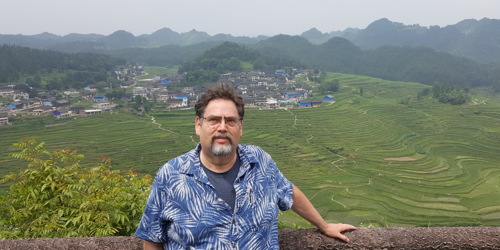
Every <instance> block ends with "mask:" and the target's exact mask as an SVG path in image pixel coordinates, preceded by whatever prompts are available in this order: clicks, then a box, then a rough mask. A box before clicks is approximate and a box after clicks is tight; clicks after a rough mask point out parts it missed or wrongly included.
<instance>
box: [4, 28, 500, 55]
mask: <svg viewBox="0 0 500 250" xmlns="http://www.w3.org/2000/svg"><path fill="white" fill-rule="evenodd" d="M300 37H303V38H306V39H307V40H308V41H309V42H310V43H312V44H317V45H324V44H325V43H327V41H329V40H331V39H332V38H335V37H341V38H345V39H347V40H349V41H350V42H351V43H352V44H354V45H355V46H357V47H359V48H360V49H362V50H370V49H376V48H379V47H381V46H397V47H427V48H430V49H433V50H436V51H439V52H446V53H449V54H452V55H455V56H458V57H464V58H469V59H472V60H474V61H477V62H483V63H484V62H486V63H487V62H500V42H499V41H500V20H498V19H488V18H483V19H481V20H475V19H467V20H463V21H461V22H459V23H457V24H454V25H448V26H445V27H439V26H430V27H424V26H420V25H404V24H402V23H397V22H392V21H390V20H388V19H386V18H383V19H379V20H376V21H374V22H373V23H371V24H370V25H368V26H367V27H366V28H365V29H357V28H348V29H345V30H343V31H332V32H327V33H323V32H320V31H319V30H317V29H316V28H312V29H310V30H307V31H305V32H303V33H302V34H301V35H300ZM269 38H271V37H269V36H257V37H245V36H238V37H235V36H232V35H230V34H217V35H213V36H211V35H209V34H208V33H206V32H202V31H197V30H191V31H189V32H185V33H178V32H175V31H173V30H171V29H169V28H162V29H160V30H157V31H155V32H153V33H151V34H145V35H139V36H134V35H133V34H132V33H130V32H127V31H124V30H119V31H116V32H114V33H112V34H110V35H107V36H105V35H99V34H76V33H73V34H68V35H65V36H58V35H54V34H50V33H41V34H38V35H7V34H0V44H13V45H19V46H23V47H30V48H37V49H47V50H55V51H62V52H71V53H75V52H97V53H103V52H106V51H107V52H109V51H110V50H115V49H124V48H130V47H136V48H152V47H161V46H166V45H176V46H188V45H194V44H199V43H206V42H221V41H230V42H236V43H240V44H256V43H258V42H261V41H264V40H267V39H269ZM325 46H327V45H325Z"/></svg>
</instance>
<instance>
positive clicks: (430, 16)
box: [0, 0, 500, 36]
mask: <svg viewBox="0 0 500 250" xmlns="http://www.w3.org/2000/svg"><path fill="white" fill-rule="evenodd" d="M0 3H1V6H2V7H1V9H2V10H1V15H0V24H1V25H0V34H24V35H33V34H39V33H42V32H50V33H53V34H56V35H66V34H69V33H80V34H90V33H96V34H102V35H109V34H111V33H113V32H115V31H117V30H126V31H129V32H131V33H133V34H134V35H141V34H150V33H152V32H154V31H156V30H159V29H161V28H164V27H167V28H170V29H172V30H173V31H176V32H179V33H184V32H188V31H190V30H192V29H196V30H198V31H205V32H207V33H208V34H210V35H215V34H218V33H225V34H231V35H233V36H257V35H276V34H288V35H300V34H301V33H302V32H304V31H307V30H309V29H311V28H317V29H318V30H320V31H321V32H330V31H338V30H344V29H346V28H349V27H351V28H361V29H363V28H366V26H368V25H369V24H370V23H372V22H373V21H375V20H378V19H380V18H388V19H389V20H391V21H394V22H399V23H403V24H405V25H411V24H419V25H421V26H431V25H439V26H441V27H443V26H446V25H450V24H456V23H457V22H459V21H462V20H464V19H470V18H473V19H478V20H479V19H482V18H485V17H486V18H491V19H500V1H499V0H308V1H306V0H251V1H250V0H247V1H242V0H177V1H172V0H133V1H132V0H80V1H76V0H0Z"/></svg>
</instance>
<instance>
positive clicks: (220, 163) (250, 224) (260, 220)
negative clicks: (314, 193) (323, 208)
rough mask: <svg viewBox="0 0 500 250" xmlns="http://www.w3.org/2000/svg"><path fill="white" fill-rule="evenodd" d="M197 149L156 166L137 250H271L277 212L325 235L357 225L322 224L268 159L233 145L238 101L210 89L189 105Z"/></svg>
mask: <svg viewBox="0 0 500 250" xmlns="http://www.w3.org/2000/svg"><path fill="white" fill-rule="evenodd" d="M195 111H196V118H195V130H196V135H198V136H199V137H200V143H199V144H198V146H197V147H196V148H195V149H193V150H191V151H189V152H187V153H185V154H183V155H181V156H178V157H176V158H174V159H172V160H170V161H168V162H167V163H166V164H165V165H163V166H162V167H161V168H160V169H159V171H158V173H157V175H156V177H155V180H154V182H153V186H152V189H151V193H150V196H149V198H148V201H147V204H146V209H145V211H144V214H143V217H142V219H141V222H140V224H139V227H138V228H137V231H136V236H137V237H139V238H141V239H143V240H144V249H194V248H196V249H277V248H279V242H278V226H277V217H278V210H279V209H281V210H288V209H290V208H292V210H294V211H295V212H296V213H297V214H299V215H300V216H302V217H303V218H305V219H306V220H308V221H309V222H311V223H312V224H313V225H315V226H316V227H318V228H319V230H320V231H321V232H323V233H324V234H326V235H328V236H331V237H335V238H339V239H341V240H343V241H346V242H347V241H349V240H348V238H347V237H346V236H344V235H342V234H341V233H342V232H343V231H346V230H355V229H356V228H355V227H353V226H351V225H347V224H328V223H326V222H325V220H324V219H323V218H322V217H321V216H320V214H319V213H318V212H317V210H316V209H315V208H314V207H313V205H312V204H311V202H310V201H309V200H308V199H307V197H306V196H305V195H304V194H303V193H302V192H301V191H300V190H299V189H298V188H297V187H295V186H294V185H293V184H292V183H291V182H290V181H288V180H287V179H286V178H285V177H284V176H283V175H282V173H281V172H280V171H279V170H278V168H277V166H276V163H275V162H274V161H273V160H272V159H271V157H270V155H269V154H267V153H266V152H265V151H263V150H262V149H261V148H259V147H257V146H253V145H243V144H239V141H240V137H241V136H242V134H243V116H244V103H243V99H242V98H241V97H240V96H238V95H236V94H235V92H234V90H233V89H232V87H230V86H221V85H217V86H213V87H211V88H209V89H208V90H207V92H206V93H205V94H203V95H202V96H201V98H200V99H199V100H198V102H197V103H196V105H195Z"/></svg>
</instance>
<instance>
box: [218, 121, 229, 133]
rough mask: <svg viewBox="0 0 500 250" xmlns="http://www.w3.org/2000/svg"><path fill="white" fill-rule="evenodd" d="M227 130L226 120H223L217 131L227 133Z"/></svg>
mask: <svg viewBox="0 0 500 250" xmlns="http://www.w3.org/2000/svg"><path fill="white" fill-rule="evenodd" d="M226 130H227V125H226V119H221V121H220V123H219V126H217V131H226Z"/></svg>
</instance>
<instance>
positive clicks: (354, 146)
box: [0, 74, 500, 226]
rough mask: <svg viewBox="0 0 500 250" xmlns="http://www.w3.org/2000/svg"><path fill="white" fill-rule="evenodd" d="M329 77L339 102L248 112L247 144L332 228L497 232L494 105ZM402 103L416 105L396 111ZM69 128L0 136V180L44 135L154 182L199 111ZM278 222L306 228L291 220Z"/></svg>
mask: <svg viewBox="0 0 500 250" xmlns="http://www.w3.org/2000/svg"><path fill="white" fill-rule="evenodd" d="M333 77H335V78H338V79H340V80H341V83H342V85H341V86H342V88H341V91H340V92H339V93H337V94H336V95H335V97H336V103H334V104H330V105H325V106H322V107H319V108H313V109H288V110H284V109H280V110H248V111H247V112H246V116H245V120H244V127H243V130H244V136H243V138H242V141H241V142H242V143H247V144H256V145H259V146H261V147H262V148H264V149H265V150H266V151H268V152H269V153H270V154H271V155H272V156H273V158H274V159H275V161H276V162H277V163H278V165H279V167H280V169H281V170H282V172H283V173H284V174H285V176H287V177H288V178H289V179H290V180H291V181H292V182H294V183H295V184H296V185H297V186H299V187H300V188H301V189H302V190H303V191H304V192H305V193H306V195H307V196H308V197H309V198H310V199H311V201H312V202H313V203H314V205H315V206H316V207H317V208H318V210H319V211H320V213H321V214H322V215H323V216H324V217H325V218H326V219H327V220H328V221H331V222H338V221H341V222H345V223H350V224H353V225H356V226H457V225H468V226H474V225H487V226H499V225H500V189H499V185H500V101H499V100H498V98H497V100H485V102H484V103H482V104H479V105H465V106H451V105H445V104H440V103H436V102H434V101H432V100H416V99H415V97H416V95H417V93H418V92H419V91H420V90H421V89H422V88H424V87H425V86H423V85H420V84H413V83H397V82H389V81H383V80H380V79H373V78H367V77H361V76H352V75H340V74H339V75H335V76H333ZM360 89H362V92H363V96H361V95H360ZM321 97H322V96H321ZM315 98H320V96H318V97H315ZM412 98H413V99H412ZM402 100H409V101H406V102H404V103H406V104H400V103H402V102H401V101H402ZM61 123H63V124H62V125H59V126H49V127H44V126H37V125H35V124H32V125H29V124H27V125H19V126H10V127H3V128H0V133H1V136H2V140H1V141H0V149H1V152H2V155H1V156H0V166H2V167H3V168H4V169H0V171H1V172H0V173H2V174H3V173H5V172H7V171H9V170H11V169H13V168H15V167H13V165H12V164H14V163H13V162H12V161H9V160H6V159H7V158H6V156H5V154H4V152H8V151H9V150H10V148H9V146H8V144H11V143H13V142H15V141H17V140H19V139H20V138H21V137H36V138H37V139H39V140H40V141H45V142H47V144H48V145H49V146H51V147H54V148H61V147H64V148H66V147H69V148H76V149H78V150H79V151H80V152H81V153H83V154H85V155H86V157H87V159H88V160H89V161H90V160H91V159H93V160H95V159H98V157H99V156H108V157H111V158H113V160H114V162H115V166H116V167H117V168H128V167H130V166H135V168H136V169H138V170H140V171H143V172H147V173H151V174H154V172H155V171H156V169H157V168H158V167H159V166H160V165H161V164H162V163H163V162H165V161H166V160H168V159H170V158H172V157H174V156H176V155H179V154H181V153H183V152H186V151H187V150H189V149H191V148H193V147H194V145H196V142H197V139H198V138H197V137H196V135H195V133H194V128H193V126H194V112H193V111H182V112H164V113H163V112H162V113H156V114H153V117H148V116H143V117H138V116H132V115H130V114H125V113H118V114H113V115H99V116H92V117H87V118H78V119H71V120H65V121H61ZM280 220H281V221H282V222H283V223H285V225H288V226H292V225H293V224H294V223H295V224H298V225H300V226H307V223H305V222H304V221H303V220H301V219H299V218H297V216H296V215H294V213H292V212H285V213H284V214H283V215H282V216H281V217H280Z"/></svg>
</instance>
